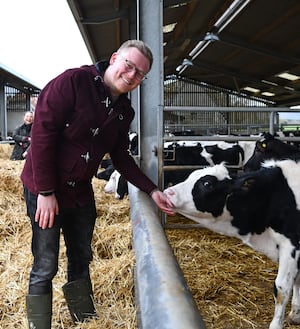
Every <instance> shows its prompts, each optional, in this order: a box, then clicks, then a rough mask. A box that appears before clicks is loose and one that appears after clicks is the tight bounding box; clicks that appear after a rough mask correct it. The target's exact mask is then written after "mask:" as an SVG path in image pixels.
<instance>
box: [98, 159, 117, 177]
mask: <svg viewBox="0 0 300 329" xmlns="http://www.w3.org/2000/svg"><path fill="white" fill-rule="evenodd" d="M100 168H103V169H104V170H102V171H99V172H98V173H97V174H96V175H95V177H97V178H99V179H104V180H106V181H109V178H110V176H111V174H112V173H113V172H114V170H115V167H114V165H113V163H112V161H111V159H103V160H102V161H101V163H100Z"/></svg>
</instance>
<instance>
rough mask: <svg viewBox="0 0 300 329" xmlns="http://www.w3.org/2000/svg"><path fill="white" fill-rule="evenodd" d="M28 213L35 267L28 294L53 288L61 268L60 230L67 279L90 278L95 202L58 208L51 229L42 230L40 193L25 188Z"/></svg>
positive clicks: (32, 271) (31, 275)
mask: <svg viewBox="0 0 300 329" xmlns="http://www.w3.org/2000/svg"><path fill="white" fill-rule="evenodd" d="M24 196H25V200H26V206H27V215H28V216H29V217H30V220H31V227H32V242H31V250H32V254H33V258H34V261H33V266H32V269H31V272H30V278H29V294H32V295H41V294H48V293H50V292H51V291H52V279H53V278H54V276H55V275H56V273H57V270H58V256H59V242H60V232H61V231H62V233H63V237H64V241H65V246H66V254H67V259H68V265H67V275H68V278H67V279H68V282H70V281H75V280H78V279H88V280H90V273H89V264H90V262H91V260H92V249H91V241H92V237H93V231H94V227H95V221H96V207H95V203H94V202H92V203H91V204H89V205H87V206H84V207H77V208H72V209H59V215H57V216H55V219H54V225H53V227H52V228H46V229H41V228H40V227H39V223H38V222H35V220H34V216H35V212H36V207H37V196H36V195H34V194H32V193H31V192H29V191H28V190H27V189H26V188H24Z"/></svg>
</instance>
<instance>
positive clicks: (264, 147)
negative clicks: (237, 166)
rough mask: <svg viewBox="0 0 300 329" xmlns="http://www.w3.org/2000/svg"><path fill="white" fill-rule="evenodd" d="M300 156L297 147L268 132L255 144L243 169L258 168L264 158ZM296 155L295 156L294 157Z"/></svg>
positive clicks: (251, 169)
mask: <svg viewBox="0 0 300 329" xmlns="http://www.w3.org/2000/svg"><path fill="white" fill-rule="evenodd" d="M297 155H298V156H300V150H299V148H298V147H296V146H294V145H291V144H288V143H285V142H284V141H281V140H280V139H278V138H276V137H275V136H274V135H272V134H270V133H264V134H263V136H262V139H260V140H258V141H257V142H256V144H255V149H254V152H253V154H252V156H251V157H250V159H249V160H248V161H247V162H246V163H245V165H244V168H243V169H244V171H253V170H258V169H259V168H260V167H261V164H262V163H263V162H264V161H265V160H269V159H285V158H290V157H294V158H296V157H297ZM295 156H296V157H295Z"/></svg>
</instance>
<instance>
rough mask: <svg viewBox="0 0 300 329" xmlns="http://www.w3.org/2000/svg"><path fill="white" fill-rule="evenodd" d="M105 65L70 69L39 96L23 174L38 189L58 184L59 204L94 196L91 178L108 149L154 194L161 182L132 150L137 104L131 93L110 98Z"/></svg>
mask: <svg viewBox="0 0 300 329" xmlns="http://www.w3.org/2000/svg"><path fill="white" fill-rule="evenodd" d="M99 67H100V68H102V69H99ZM106 67H107V64H105V65H103V64H102V65H100V66H97V68H98V70H97V69H96V67H95V66H94V65H90V66H83V67H80V68H75V69H70V70H67V71H65V72H64V73H62V74H61V75H59V76H58V77H56V78H55V79H53V80H52V81H50V82H49V83H48V84H47V85H46V86H45V88H44V89H43V90H42V91H41V93H40V95H39V97H38V102H37V106H36V109H35V118H34V123H33V126H32V131H31V147H30V151H29V153H28V155H27V157H26V162H25V165H24V169H23V171H22V174H21V179H22V182H23V184H24V185H25V186H26V187H27V188H28V189H29V190H30V191H31V192H32V193H34V194H38V193H39V192H43V191H50V190H55V193H56V196H57V200H58V203H59V206H60V207H65V208H66V207H67V208H69V207H71V208H72V207H76V206H82V205H86V204H88V203H90V202H92V201H94V193H93V189H92V184H91V181H92V178H93V176H94V175H95V173H96V172H97V170H98V167H99V164H100V162H101V160H102V158H103V156H104V155H105V154H106V153H110V156H111V158H112V160H113V164H114V166H115V167H116V169H117V170H118V171H119V172H120V173H121V174H122V175H124V177H125V178H126V179H127V180H128V181H130V182H131V183H132V184H134V185H135V186H137V187H138V188H140V189H141V190H142V191H144V192H146V193H148V194H149V193H150V192H151V191H152V190H154V189H155V188H156V185H155V184H154V183H153V182H152V181H151V180H150V179H149V178H148V177H147V176H146V175H144V174H143V173H142V171H141V170H140V168H139V167H138V166H137V165H136V163H135V161H134V159H133V158H132V157H131V155H130V153H129V152H128V148H129V139H128V132H129V128H130V124H131V122H132V120H133V118H134V110H133V108H132V107H131V105H130V101H129V99H128V98H127V96H126V95H121V96H120V97H119V99H118V100H117V101H116V102H115V103H114V104H113V105H111V104H109V103H110V96H111V95H110V91H109V90H108V89H107V88H106V87H105V85H104V84H103V82H102V81H103V80H102V76H103V73H104V70H105V68H106Z"/></svg>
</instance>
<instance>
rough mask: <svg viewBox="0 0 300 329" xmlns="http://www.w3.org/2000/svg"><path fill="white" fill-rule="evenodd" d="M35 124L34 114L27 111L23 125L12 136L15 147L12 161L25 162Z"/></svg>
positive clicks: (11, 157)
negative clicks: (32, 128) (33, 124)
mask: <svg viewBox="0 0 300 329" xmlns="http://www.w3.org/2000/svg"><path fill="white" fill-rule="evenodd" d="M32 123H33V112H30V111H27V112H26V113H25V115H24V118H23V124H22V125H21V126H19V127H17V128H16V129H15V130H14V132H13V135H12V138H13V140H14V141H15V145H14V148H13V151H12V154H11V156H10V159H11V160H24V159H25V158H26V155H27V150H28V147H29V145H30V141H31V137H30V134H31V127H32Z"/></svg>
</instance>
